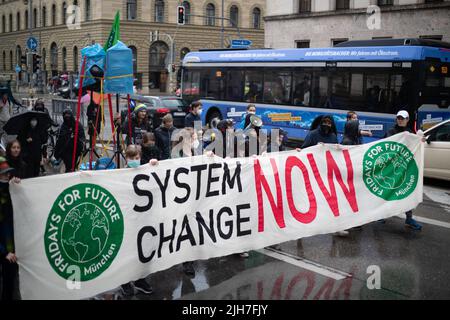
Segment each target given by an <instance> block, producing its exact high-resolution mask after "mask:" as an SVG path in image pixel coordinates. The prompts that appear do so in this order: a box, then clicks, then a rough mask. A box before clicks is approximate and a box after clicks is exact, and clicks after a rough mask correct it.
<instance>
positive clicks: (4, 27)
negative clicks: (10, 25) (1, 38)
mask: <svg viewBox="0 0 450 320" xmlns="http://www.w3.org/2000/svg"><path fill="white" fill-rule="evenodd" d="M4 32H6V17H5V15H3V16H2V33H4Z"/></svg>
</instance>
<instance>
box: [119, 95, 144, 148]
mask: <svg viewBox="0 0 450 320" xmlns="http://www.w3.org/2000/svg"><path fill="white" fill-rule="evenodd" d="M133 112H134V117H132V118H131V137H130V129H129V128H130V127H129V122H128V121H129V120H128V118H127V119H125V122H124V124H123V126H122V128H121V131H122V133H123V134H126V135H127V139H126V143H127V145H130V144H136V145H139V144H141V143H142V136H143V135H144V134H145V133H146V132H151V131H152V123H151V121H150V119H149V118H148V114H147V106H146V105H145V104H140V105H138V106H136V108H134V111H133Z"/></svg>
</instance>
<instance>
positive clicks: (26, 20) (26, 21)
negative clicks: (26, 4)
mask: <svg viewBox="0 0 450 320" xmlns="http://www.w3.org/2000/svg"><path fill="white" fill-rule="evenodd" d="M23 18H24V19H25V30H28V19H29V17H28V10H25V15H24V17H23Z"/></svg>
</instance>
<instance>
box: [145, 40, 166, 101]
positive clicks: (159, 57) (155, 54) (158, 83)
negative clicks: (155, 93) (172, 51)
mask: <svg viewBox="0 0 450 320" xmlns="http://www.w3.org/2000/svg"><path fill="white" fill-rule="evenodd" d="M149 51H150V52H149V88H150V89H159V90H160V92H165V91H166V89H167V65H168V63H169V61H168V60H169V54H168V53H169V46H168V45H167V44H166V43H164V42H162V41H156V42H154V43H153V44H152V45H151V46H150V50H149Z"/></svg>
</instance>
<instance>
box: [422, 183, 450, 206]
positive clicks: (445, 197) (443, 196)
mask: <svg viewBox="0 0 450 320" xmlns="http://www.w3.org/2000/svg"><path fill="white" fill-rule="evenodd" d="M448 192H449V191H448V190H443V189H439V188H433V187H430V186H423V193H424V194H425V195H426V196H427V197H428V198H430V199H431V200H432V201H434V202H437V203H438V204H439V205H440V206H441V207H443V209H444V210H445V211H447V212H450V195H449V193H448Z"/></svg>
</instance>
